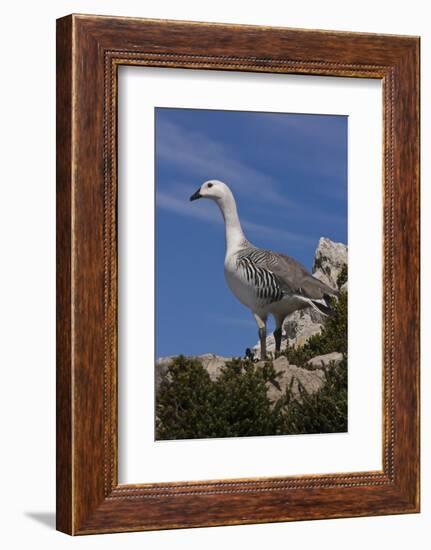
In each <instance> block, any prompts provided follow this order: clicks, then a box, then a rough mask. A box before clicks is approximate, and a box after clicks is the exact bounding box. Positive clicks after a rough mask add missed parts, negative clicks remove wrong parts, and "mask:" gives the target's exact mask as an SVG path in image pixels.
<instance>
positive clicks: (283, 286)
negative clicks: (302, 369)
mask: <svg viewBox="0 0 431 550" xmlns="http://www.w3.org/2000/svg"><path fill="white" fill-rule="evenodd" d="M196 199H212V200H213V201H215V202H216V204H217V205H218V207H219V208H220V211H221V213H222V215H223V219H224V223H225V233H226V256H225V260H224V273H225V277H226V281H227V283H228V285H229V288H230V289H231V291H232V292H233V294H234V295H235V296H236V297H237V298H238V300H239V301H240V302H241V303H242V304H244V305H245V306H246V307H248V308H249V309H250V310H251V311H252V313H253V315H254V318H255V319H256V323H257V326H258V329H259V331H258V332H259V341H260V356H261V358H262V359H264V358H266V322H267V319H268V315H273V317H274V319H275V324H276V328H275V331H274V339H275V351H276V354H277V353H279V352H280V346H281V336H282V326H283V321H284V319H285V318H286V317H287V316H288V315H290V314H291V313H293V312H294V311H296V310H299V309H304V308H307V307H313V308H314V309H316V310H318V311H320V312H322V313H323V314H325V315H329V314H330V313H331V311H332V310H331V307H330V296H336V295H338V293H337V291H335V290H333V289H332V288H330V287H329V286H327V285H326V284H325V283H323V282H322V281H319V279H316V278H315V277H313V275H311V273H309V272H308V271H307V270H306V269H305V268H304V267H303V266H302V265H301V264H300V263H298V262H297V261H296V260H294V259H293V258H290V257H289V256H286V255H284V254H278V253H276V252H272V251H271V250H265V249H262V248H257V247H256V246H254V245H252V244H251V243H250V242H249V241H248V240H247V239H246V238H245V236H244V233H243V231H242V228H241V223H240V221H239V217H238V211H237V208H236V202H235V198H234V196H233V193H232V191H231V190H230V189H229V187H228V186H227V185H226V184H225V183H223V182H222V181H218V180H209V181H206V182H204V183H203V184H202V185H201V187H200V188H199V189H198V190H197V191H196V193H194V194H193V195H192V196H191V197H190V200H191V201H194V200H196Z"/></svg>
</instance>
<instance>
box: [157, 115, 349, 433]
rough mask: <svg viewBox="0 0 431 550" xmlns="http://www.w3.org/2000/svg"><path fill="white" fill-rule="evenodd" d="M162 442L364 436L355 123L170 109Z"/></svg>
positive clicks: (160, 135) (160, 284)
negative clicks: (354, 302) (353, 284)
mask: <svg viewBox="0 0 431 550" xmlns="http://www.w3.org/2000/svg"><path fill="white" fill-rule="evenodd" d="M154 131H155V208H156V215H155V295H156V302H155V328H156V330H155V340H156V341H155V349H156V352H155V439H156V440H157V441H160V440H185V439H205V438H226V437H247V436H248V437H256V436H288V435H300V434H325V433H342V432H347V431H348V422H347V419H348V338H347V318H348V235H347V228H348V116H347V115H346V116H345V115H339V114H337V115H334V114H330V113H329V114H328V113H289V112H251V111H237V110H235V111H234V110H215V109H214V110H211V109H190V108H175V107H172V108H170V107H156V108H155V129H154Z"/></svg>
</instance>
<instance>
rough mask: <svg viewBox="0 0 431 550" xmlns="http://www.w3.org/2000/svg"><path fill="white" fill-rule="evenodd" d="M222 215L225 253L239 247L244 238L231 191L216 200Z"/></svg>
mask: <svg viewBox="0 0 431 550" xmlns="http://www.w3.org/2000/svg"><path fill="white" fill-rule="evenodd" d="M217 204H218V206H219V208H220V210H221V213H222V215H223V219H224V224H225V233H226V254H229V253H232V252H234V251H235V250H237V249H238V248H240V247H241V244H242V243H243V242H244V241H245V240H246V239H245V236H244V233H243V231H242V227H241V223H240V221H239V217H238V211H237V208H236V202H235V198H234V196H233V195H232V193H230V192H229V194H226V195H225V196H224V197H222V198H221V199H218V200H217Z"/></svg>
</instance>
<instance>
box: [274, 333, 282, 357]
mask: <svg viewBox="0 0 431 550" xmlns="http://www.w3.org/2000/svg"><path fill="white" fill-rule="evenodd" d="M281 334H282V332H281V327H277V328H276V329H275V330H274V340H275V354H276V355H278V354H279V353H280V348H281Z"/></svg>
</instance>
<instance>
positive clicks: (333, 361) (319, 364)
mask: <svg viewBox="0 0 431 550" xmlns="http://www.w3.org/2000/svg"><path fill="white" fill-rule="evenodd" d="M342 360H343V354H342V353H339V352H338V351H333V352H332V353H326V354H325V355H317V356H316V357H313V358H312V359H310V360H309V361H307V365H308V366H309V367H312V368H314V369H323V368H327V367H332V366H333V367H335V366H337V365H338V364H339V363H341V361H342Z"/></svg>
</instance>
